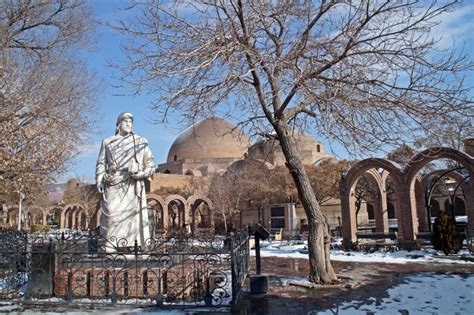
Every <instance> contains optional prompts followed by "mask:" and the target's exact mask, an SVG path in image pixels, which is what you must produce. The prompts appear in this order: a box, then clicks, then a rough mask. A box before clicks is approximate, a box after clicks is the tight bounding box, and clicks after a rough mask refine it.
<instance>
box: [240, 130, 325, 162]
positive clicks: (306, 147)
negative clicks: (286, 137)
mask: <svg viewBox="0 0 474 315" xmlns="http://www.w3.org/2000/svg"><path fill="white" fill-rule="evenodd" d="M292 138H293V139H294V140H295V142H296V149H297V150H298V152H299V153H300V154H301V158H302V162H303V164H304V165H313V164H314V163H315V162H317V161H318V160H320V159H321V158H326V157H329V155H327V154H326V153H324V147H323V145H322V144H321V143H320V142H318V141H317V140H316V139H315V138H314V137H313V136H312V135H310V134H309V133H306V132H304V131H298V130H295V131H293V133H292ZM248 155H249V158H252V159H261V160H264V161H267V162H269V163H271V164H273V165H275V166H276V165H284V164H285V162H286V160H285V157H284V156H283V152H282V149H281V147H280V144H279V143H278V141H277V140H273V139H264V140H261V141H259V142H257V143H256V144H254V145H253V146H252V147H251V148H250V149H249V154H248Z"/></svg>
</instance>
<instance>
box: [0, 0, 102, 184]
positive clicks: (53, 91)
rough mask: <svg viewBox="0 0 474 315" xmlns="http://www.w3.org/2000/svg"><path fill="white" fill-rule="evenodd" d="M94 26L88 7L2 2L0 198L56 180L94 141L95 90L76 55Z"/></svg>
mask: <svg viewBox="0 0 474 315" xmlns="http://www.w3.org/2000/svg"><path fill="white" fill-rule="evenodd" d="M91 25H92V21H91V18H90V14H89V12H88V9H87V7H86V6H85V1H83V0H40V1H29V0H6V1H1V2H0V132H1V134H2V137H1V138H0V148H1V149H0V178H1V184H0V191H4V192H6V193H12V192H13V191H22V192H24V193H28V192H29V191H30V190H35V189H38V188H39V187H42V186H43V184H45V183H47V182H49V181H51V180H53V178H54V177H55V176H57V175H58V174H60V173H62V172H64V171H65V170H66V168H67V166H68V163H69V161H70V160H71V158H72V157H74V155H75V154H77V152H78V149H79V148H80V145H81V144H83V141H84V140H85V135H87V134H88V133H90V131H91V126H92V123H93V117H94V116H93V115H92V114H93V113H94V112H95V105H93V100H94V98H95V95H96V87H95V83H94V78H93V76H91V75H90V74H89V73H88V71H87V69H86V67H85V66H84V65H83V63H82V62H81V61H80V60H79V59H78V58H77V57H76V55H75V54H74V52H75V50H78V49H80V47H82V46H83V45H85V44H87V43H88V42H89V40H88V38H87V36H88V34H89V31H90V29H91Z"/></svg>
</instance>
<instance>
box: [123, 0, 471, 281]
mask: <svg viewBox="0 0 474 315" xmlns="http://www.w3.org/2000/svg"><path fill="white" fill-rule="evenodd" d="M455 3H456V1H435V0H433V1H411V0H407V1H303V2H300V1H276V2H274V1H242V0H231V1H184V0H183V1H172V2H165V3H162V2H156V1H148V0H144V1H139V2H137V3H136V4H135V5H134V6H132V7H131V12H132V13H135V14H136V16H134V17H133V18H132V19H130V21H128V22H127V21H123V22H122V23H121V24H119V25H117V29H118V30H119V31H122V32H124V33H127V34H129V35H130V43H129V45H127V46H126V47H124V53H125V56H126V57H127V59H126V61H125V62H124V63H122V64H119V65H118V66H119V68H121V70H122V72H121V73H122V75H121V79H122V82H123V83H124V85H126V86H128V87H129V88H130V89H131V90H132V91H133V92H136V93H139V92H140V91H147V92H151V93H153V94H154V95H155V103H154V108H155V109H156V110H157V112H158V113H159V114H161V118H162V119H166V115H167V114H168V113H169V112H170V111H178V112H180V113H182V114H184V115H185V117H187V118H188V119H189V120H191V121H192V120H194V119H195V118H196V117H200V116H208V115H211V114H214V113H219V114H221V115H228V116H230V117H234V118H236V119H237V120H238V121H239V122H240V123H245V122H251V126H254V127H262V126H263V127H269V129H273V130H274V132H275V133H276V137H277V139H278V140H279V142H280V145H281V146H282V150H283V153H284V155H285V158H286V160H287V167H288V168H289V170H290V173H291V175H292V177H293V179H294V181H295V184H296V187H297V189H298V194H299V198H300V201H301V202H302V204H303V206H304V208H305V211H306V215H307V216H308V222H309V227H310V233H309V242H308V243H309V246H308V247H309V257H310V266H311V268H310V269H311V270H310V273H311V274H310V278H311V280H313V281H315V282H320V283H331V282H334V281H337V280H336V276H335V274H334V272H333V270H332V267H331V264H330V261H329V254H328V245H327V239H328V235H327V231H326V230H327V224H325V219H324V217H323V215H322V213H321V211H320V209H319V205H318V201H317V199H316V198H315V195H314V192H313V191H312V189H311V185H310V182H309V180H308V176H307V174H306V173H305V170H304V168H303V166H302V163H301V158H300V155H299V153H298V152H297V151H296V150H295V144H294V142H293V141H292V140H291V138H290V137H289V133H290V130H291V129H292V128H294V127H295V126H296V127H298V128H307V129H311V130H313V132H315V133H317V134H318V135H320V136H322V137H326V138H328V139H330V140H337V141H339V142H341V143H343V144H344V145H346V147H348V148H349V149H350V151H351V152H361V151H363V152H370V151H373V150H376V149H377V148H380V147H381V146H385V145H390V144H398V143H401V142H405V141H410V140H413V139H414V138H419V137H420V136H421V135H423V134H430V132H431V131H432V130H431V126H432V125H433V124H434V123H436V124H437V125H439V126H447V125H449V124H450V123H452V122H453V121H456V120H457V119H458V118H459V117H463V116H464V117H472V114H473V107H472V101H471V99H470V97H469V90H468V89H467V88H466V87H465V84H464V80H463V76H464V75H465V73H466V72H465V71H467V70H471V69H472V63H471V62H470V61H469V60H468V58H467V56H465V55H463V54H458V53H457V52H456V51H447V52H443V51H438V50H437V49H436V47H437V46H436V41H437V39H436V38H434V37H433V36H432V34H431V33H430V31H431V29H432V27H433V26H435V25H436V23H437V21H439V19H441V18H442V16H443V14H444V13H445V12H447V11H450V10H453V9H455ZM325 242H326V243H325ZM325 253H326V254H325Z"/></svg>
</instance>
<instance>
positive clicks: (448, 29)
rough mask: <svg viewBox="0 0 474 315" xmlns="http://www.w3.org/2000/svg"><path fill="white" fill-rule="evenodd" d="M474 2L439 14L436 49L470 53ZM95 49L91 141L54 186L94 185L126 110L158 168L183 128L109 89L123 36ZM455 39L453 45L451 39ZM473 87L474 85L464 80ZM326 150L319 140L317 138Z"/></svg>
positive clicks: (107, 15) (101, 34)
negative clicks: (156, 119) (97, 85)
mask: <svg viewBox="0 0 474 315" xmlns="http://www.w3.org/2000/svg"><path fill="white" fill-rule="evenodd" d="M125 3H126V2H124V1H118V0H92V1H91V7H92V8H93V11H94V14H95V15H96V18H97V19H98V20H99V21H100V22H101V23H104V24H105V23H107V22H112V23H113V22H114V21H117V20H118V19H120V18H123V17H125V14H127V13H126V12H125V11H123V10H120V8H121V7H123V6H124V4H125ZM473 20H474V1H466V3H465V4H464V5H463V6H462V7H461V8H459V9H458V10H456V11H454V12H452V13H450V14H447V15H444V18H443V20H442V21H441V24H440V25H439V26H437V27H436V28H435V30H434V31H435V34H436V35H437V36H442V40H441V41H440V43H439V45H440V47H441V48H449V47H451V46H452V45H453V44H454V45H456V46H457V47H459V48H462V47H463V48H464V50H465V52H467V53H470V54H471V55H472V52H473V51H474V44H472V43H473V42H474V23H473V22H472V21H473ZM95 39H96V41H97V42H96V46H95V49H94V50H93V51H88V52H85V53H84V55H83V57H84V58H85V60H86V61H87V63H88V65H89V67H90V70H91V71H93V72H95V73H96V74H97V77H98V79H99V81H100V82H101V84H102V88H103V89H102V94H101V96H100V97H99V98H98V100H97V101H98V108H99V113H98V115H99V116H98V117H99V118H100V119H99V123H98V124H97V132H96V133H95V134H94V135H93V136H91V139H90V141H89V142H88V143H87V144H86V145H85V146H84V148H83V149H82V152H81V153H80V154H79V155H77V156H76V158H75V160H74V164H73V165H72V166H71V167H70V170H69V172H67V173H66V174H64V175H63V176H61V177H60V178H58V180H57V181H58V182H64V181H66V180H67V179H69V178H72V177H79V178H80V179H81V180H82V181H85V182H91V183H92V182H94V173H95V162H96V159H97V155H98V152H99V148H100V141H101V139H104V138H106V137H108V136H110V135H112V134H113V133H114V130H115V121H116V119H117V116H118V114H119V113H121V112H124V111H129V112H132V113H133V114H134V117H135V118H134V130H135V132H136V133H137V134H139V135H141V136H144V137H145V138H147V139H148V141H149V143H150V146H151V150H152V152H153V154H154V156H155V160H156V162H157V164H160V163H164V162H166V157H167V154H168V151H169V148H170V147H171V144H172V143H173V141H174V139H175V138H176V136H177V135H178V134H179V132H180V131H181V128H182V125H181V124H180V122H179V120H178V119H179V117H171V119H170V120H169V123H168V124H166V125H161V124H153V123H152V118H153V115H154V114H153V112H152V111H151V109H150V97H149V96H147V95H139V96H135V97H134V96H126V95H125V96H124V94H127V93H128V92H127V91H125V90H121V89H118V88H115V87H113V86H112V84H114V83H115V84H117V82H114V80H113V75H114V71H115V70H114V69H112V68H110V67H108V64H109V63H110V62H117V61H119V60H120V59H121V58H123V57H122V55H121V52H120V44H121V43H123V42H124V41H125V38H124V37H123V36H122V35H118V34H117V33H116V32H115V31H114V30H112V29H110V28H108V27H106V26H104V25H99V26H98V27H97V29H96V33H95ZM453 39H455V40H453ZM469 81H470V82H471V83H472V82H473V81H474V80H473V79H472V78H469ZM318 140H320V141H322V142H323V144H326V150H327V151H329V150H330V148H329V145H328V144H327V143H326V142H325V141H324V139H318ZM333 150H334V153H335V154H337V156H338V157H339V158H346V157H347V154H346V152H345V151H344V149H342V148H341V147H340V146H337V145H336V146H334V147H333Z"/></svg>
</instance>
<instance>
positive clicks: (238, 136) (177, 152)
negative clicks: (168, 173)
mask: <svg viewBox="0 0 474 315" xmlns="http://www.w3.org/2000/svg"><path fill="white" fill-rule="evenodd" d="M249 146H250V139H249V138H248V137H247V136H246V135H245V134H244V133H243V132H242V131H241V130H240V129H238V128H236V127H235V126H233V125H232V124H230V123H229V122H227V121H226V120H224V119H222V118H219V117H211V118H206V119H204V120H203V121H201V122H199V123H197V124H195V125H193V126H191V127H189V128H188V129H186V130H185V131H183V132H182V133H181V134H180V135H179V136H178V137H177V138H176V140H175V141H174V142H173V144H172V145H171V148H170V151H169V152H168V160H167V162H168V163H169V162H173V161H179V160H183V159H196V160H197V159H209V160H212V159H219V158H232V159H240V158H242V157H243V156H244V154H245V153H246V152H247V149H248V147H249Z"/></svg>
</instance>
